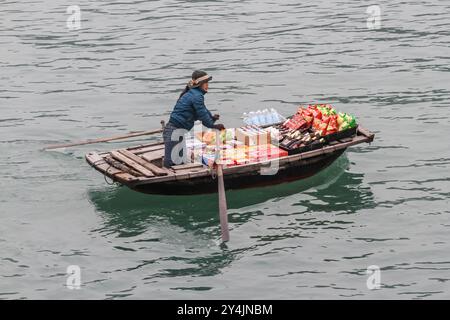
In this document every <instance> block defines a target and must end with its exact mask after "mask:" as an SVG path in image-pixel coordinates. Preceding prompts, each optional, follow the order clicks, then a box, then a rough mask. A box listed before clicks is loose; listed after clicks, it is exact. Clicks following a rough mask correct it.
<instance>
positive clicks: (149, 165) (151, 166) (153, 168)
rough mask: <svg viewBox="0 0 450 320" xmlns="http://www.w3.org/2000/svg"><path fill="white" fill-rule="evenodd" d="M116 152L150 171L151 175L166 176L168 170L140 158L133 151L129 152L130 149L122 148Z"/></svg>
mask: <svg viewBox="0 0 450 320" xmlns="http://www.w3.org/2000/svg"><path fill="white" fill-rule="evenodd" d="M118 153H119V154H121V155H122V156H123V157H125V158H128V159H130V160H131V161H132V162H133V163H135V164H137V165H139V166H140V167H142V168H144V169H145V170H146V171H150V173H151V175H152V176H154V175H157V176H166V175H167V174H168V172H167V171H166V170H163V169H161V168H159V167H157V166H155V165H154V164H153V163H150V162H147V161H146V160H144V159H142V158H141V157H139V156H138V155H135V154H134V153H131V152H130V151H127V150H125V149H122V150H119V151H118Z"/></svg>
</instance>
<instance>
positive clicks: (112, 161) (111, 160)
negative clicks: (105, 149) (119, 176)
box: [105, 156, 142, 177]
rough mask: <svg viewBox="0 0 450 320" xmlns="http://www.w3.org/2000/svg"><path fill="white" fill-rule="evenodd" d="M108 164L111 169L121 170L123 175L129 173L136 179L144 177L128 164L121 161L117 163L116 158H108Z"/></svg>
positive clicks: (106, 159)
mask: <svg viewBox="0 0 450 320" xmlns="http://www.w3.org/2000/svg"><path fill="white" fill-rule="evenodd" d="M105 161H106V163H108V164H109V165H110V166H111V167H114V168H116V169H118V170H120V171H121V172H123V173H128V174H130V175H132V176H135V177H140V176H142V173H140V172H139V171H136V170H135V169H134V168H132V167H129V166H128V165H127V164H124V163H122V162H121V161H117V160H115V158H114V157H109V156H108V157H106V158H105Z"/></svg>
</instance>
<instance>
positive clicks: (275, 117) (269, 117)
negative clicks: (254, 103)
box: [243, 108, 286, 126]
mask: <svg viewBox="0 0 450 320" xmlns="http://www.w3.org/2000/svg"><path fill="white" fill-rule="evenodd" d="M243 118H244V123H245V124H247V125H257V126H270V125H273V124H276V123H280V122H283V121H285V120H286V118H285V117H283V116H282V115H281V114H279V113H278V111H276V110H275V109H274V108H271V109H270V110H268V109H264V110H258V111H251V112H249V113H246V112H244V114H243Z"/></svg>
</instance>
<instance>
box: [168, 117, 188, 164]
mask: <svg viewBox="0 0 450 320" xmlns="http://www.w3.org/2000/svg"><path fill="white" fill-rule="evenodd" d="M175 130H182V131H181V132H186V130H185V129H180V128H177V127H176V126H174V125H173V124H172V123H170V122H169V123H168V124H166V126H165V127H164V131H163V139H164V167H166V168H169V167H171V166H173V165H177V164H182V163H184V162H186V155H185V154H184V150H186V141H185V140H184V135H182V134H180V132H177V133H178V134H177V133H175V135H174V136H173V134H174V131H175ZM172 138H174V139H176V140H175V141H173V140H172ZM177 138H178V139H177ZM178 144H180V145H179V146H178V148H179V149H180V151H179V152H178V155H176V156H177V159H172V151H173V149H174V148H175V146H177V145H178ZM178 156H179V157H178Z"/></svg>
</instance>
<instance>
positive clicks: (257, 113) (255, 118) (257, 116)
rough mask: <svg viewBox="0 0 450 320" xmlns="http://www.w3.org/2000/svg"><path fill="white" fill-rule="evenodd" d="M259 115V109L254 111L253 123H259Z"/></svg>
mask: <svg viewBox="0 0 450 320" xmlns="http://www.w3.org/2000/svg"><path fill="white" fill-rule="evenodd" d="M260 116H261V111H259V110H258V111H256V112H255V116H254V117H253V124H256V125H257V126H259V125H260V124H261V122H260V118H261V117H260Z"/></svg>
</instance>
